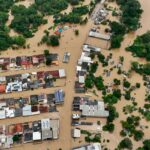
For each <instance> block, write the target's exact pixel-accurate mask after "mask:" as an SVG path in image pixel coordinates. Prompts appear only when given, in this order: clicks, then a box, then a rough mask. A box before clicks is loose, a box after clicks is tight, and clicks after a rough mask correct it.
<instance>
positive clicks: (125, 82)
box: [123, 80, 131, 88]
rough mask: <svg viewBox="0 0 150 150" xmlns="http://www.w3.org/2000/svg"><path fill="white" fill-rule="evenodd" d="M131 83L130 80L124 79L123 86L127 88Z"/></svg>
mask: <svg viewBox="0 0 150 150" xmlns="http://www.w3.org/2000/svg"><path fill="white" fill-rule="evenodd" d="M130 85H131V84H130V82H128V81H127V80H124V82H123V86H124V87H125V88H129V87H130Z"/></svg>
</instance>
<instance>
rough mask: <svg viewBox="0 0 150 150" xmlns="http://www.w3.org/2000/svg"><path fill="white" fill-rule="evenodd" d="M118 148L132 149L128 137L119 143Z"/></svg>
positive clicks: (120, 149) (122, 149)
mask: <svg viewBox="0 0 150 150" xmlns="http://www.w3.org/2000/svg"><path fill="white" fill-rule="evenodd" d="M118 148H119V150H124V149H128V150H132V148H133V144H132V141H131V140H130V139H129V138H125V139H123V140H122V141H121V142H120V143H119V145H118Z"/></svg>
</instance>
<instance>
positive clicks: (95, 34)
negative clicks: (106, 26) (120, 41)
mask: <svg viewBox="0 0 150 150" xmlns="http://www.w3.org/2000/svg"><path fill="white" fill-rule="evenodd" d="M89 36H91V37H95V38H100V39H103V40H110V35H108V34H101V33H99V32H93V31H90V32H89Z"/></svg>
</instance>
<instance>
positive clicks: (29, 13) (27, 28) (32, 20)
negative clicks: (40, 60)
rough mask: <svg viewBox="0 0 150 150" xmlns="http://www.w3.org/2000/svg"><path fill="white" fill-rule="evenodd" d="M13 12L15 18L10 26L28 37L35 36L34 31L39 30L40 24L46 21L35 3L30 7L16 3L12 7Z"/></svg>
mask: <svg viewBox="0 0 150 150" xmlns="http://www.w3.org/2000/svg"><path fill="white" fill-rule="evenodd" d="M12 14H13V15H14V19H13V20H12V22H11V25H10V27H11V28H13V29H14V30H15V31H16V32H18V33H21V34H22V35H24V36H25V37H27V38H29V37H32V36H33V32H34V31H36V30H37V27H38V26H40V25H41V24H43V23H46V20H44V19H43V17H42V16H41V15H39V14H38V11H37V10H36V8H35V7H34V6H33V5H31V6H30V7H28V8H26V7H25V6H23V5H19V6H16V5H15V6H13V7H12Z"/></svg>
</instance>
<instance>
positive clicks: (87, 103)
mask: <svg viewBox="0 0 150 150" xmlns="http://www.w3.org/2000/svg"><path fill="white" fill-rule="evenodd" d="M72 109H73V111H80V112H81V116H83V117H108V116H109V111H107V110H105V106H104V102H103V101H98V100H90V99H89V98H88V97H74V100H73V104H72Z"/></svg>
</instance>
